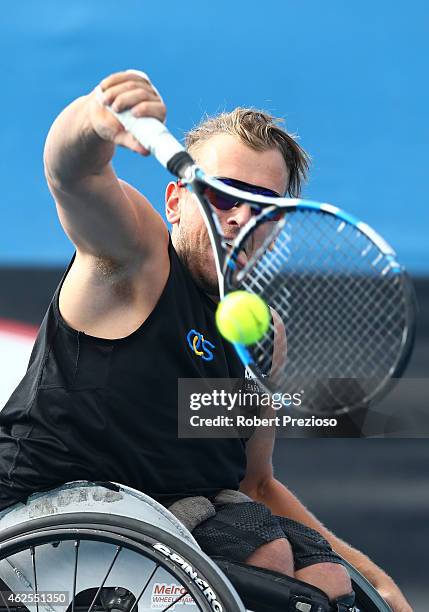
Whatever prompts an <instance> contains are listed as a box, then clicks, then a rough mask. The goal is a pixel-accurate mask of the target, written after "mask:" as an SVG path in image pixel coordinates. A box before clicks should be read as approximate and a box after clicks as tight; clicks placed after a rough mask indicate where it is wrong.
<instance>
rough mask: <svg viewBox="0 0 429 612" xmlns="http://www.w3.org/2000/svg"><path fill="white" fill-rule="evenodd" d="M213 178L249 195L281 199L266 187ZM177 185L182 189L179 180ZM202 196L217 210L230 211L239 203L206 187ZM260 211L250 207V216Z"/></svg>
mask: <svg viewBox="0 0 429 612" xmlns="http://www.w3.org/2000/svg"><path fill="white" fill-rule="evenodd" d="M213 178H216V179H217V180H218V181H221V183H224V185H228V186H229V187H235V189H240V190H241V191H248V192H249V193H252V194H255V195H262V196H266V197H269V198H281V197H282V196H281V195H280V194H279V193H277V192H276V191H273V190H272V189H267V188H266V187H259V186H258V185H252V184H250V183H245V182H244V181H239V180H238V179H232V178H226V177H223V176H222V177H221V176H215V177H213ZM177 184H178V185H179V187H183V184H182V183H181V181H180V180H179V181H178V183H177ZM204 195H205V197H206V198H207V200H208V201H209V202H210V204H211V205H212V206H214V207H215V208H217V209H218V210H232V209H233V208H234V207H235V206H237V204H239V203H240V202H239V201H237V200H236V199H235V198H233V197H231V196H228V195H226V194H224V193H220V192H218V191H216V190H215V189H213V188H212V187H206V189H205V190H204ZM261 210H262V209H261V208H253V207H252V214H254V215H258V214H259V213H260V212H261ZM280 217H281V215H276V216H275V217H273V220H277V219H278V218H280Z"/></svg>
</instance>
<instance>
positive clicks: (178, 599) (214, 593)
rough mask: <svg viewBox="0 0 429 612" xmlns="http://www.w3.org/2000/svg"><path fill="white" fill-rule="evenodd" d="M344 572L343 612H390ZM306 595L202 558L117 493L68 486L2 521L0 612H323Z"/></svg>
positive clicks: (184, 536) (149, 503)
mask: <svg viewBox="0 0 429 612" xmlns="http://www.w3.org/2000/svg"><path fill="white" fill-rule="evenodd" d="M345 564H346V566H347V568H348V570H349V572H350V575H351V578H352V582H353V587H354V590H355V593H356V601H355V604H354V608H353V607H351V608H347V609H351V610H355V611H356V612H358V611H359V612H391V609H390V607H389V606H388V605H387V604H386V602H385V601H384V600H383V599H382V598H381V597H380V595H379V594H378V593H377V592H376V591H375V589H374V588H373V587H372V586H371V585H370V584H369V582H367V581H366V579H365V578H364V577H363V576H361V575H360V574H359V573H358V572H357V571H356V570H355V569H354V568H353V567H351V566H350V565H349V564H347V563H346V562H345ZM308 587H309V585H306V583H303V582H301V581H299V580H294V579H289V578H287V577H285V576H283V575H281V574H278V573H276V572H268V571H267V570H262V569H260V568H253V567H251V566H245V564H239V563H234V562H229V561H227V560H225V559H221V558H219V559H217V558H216V557H214V558H209V557H208V556H207V555H205V554H204V553H203V552H202V551H201V549H200V547H199V546H198V544H197V542H196V541H195V539H194V538H193V537H192V534H191V533H190V532H189V531H188V530H187V529H186V528H185V526H184V525H183V524H182V523H181V522H180V521H179V520H178V519H177V518H176V517H175V516H174V515H173V514H172V513H171V512H169V511H168V510H167V509H166V508H164V506H162V505H161V504H159V503H158V502H156V501H155V500H153V499H152V498H150V497H148V496H147V495H145V494H143V493H141V492H140V491H136V490H135V489H132V488H130V487H127V486H123V485H119V484H116V483H110V482H107V483H105V482H103V483H101V482H100V483H97V482H86V481H75V482H71V483H67V484H66V485H64V486H62V487H59V488H57V489H54V490H52V491H49V492H45V493H36V494H33V495H31V496H30V497H29V498H28V500H27V502H26V503H25V504H23V503H19V504H16V505H14V506H12V507H9V508H6V509H4V510H3V511H1V512H0V609H1V612H27V611H29V612H149V611H154V610H158V611H159V612H166V611H167V610H169V611H174V612H194V611H195V612H196V611H201V612H209V611H211V612H275V611H278V612H283V611H290V612H292V611H294V612H322V611H323V610H327V609H328V608H326V607H325V603H324V601H325V600H327V598H326V595H325V594H324V593H323V591H320V590H319V589H315V588H314V587H311V589H308ZM318 594H320V597H318ZM331 609H332V611H334V610H340V609H346V608H339V607H338V608H334V607H332V608H331Z"/></svg>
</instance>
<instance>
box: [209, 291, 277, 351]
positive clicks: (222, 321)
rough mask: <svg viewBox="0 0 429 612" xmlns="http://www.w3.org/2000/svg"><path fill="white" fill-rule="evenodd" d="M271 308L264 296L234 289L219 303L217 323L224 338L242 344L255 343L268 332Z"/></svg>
mask: <svg viewBox="0 0 429 612" xmlns="http://www.w3.org/2000/svg"><path fill="white" fill-rule="evenodd" d="M270 320H271V316H270V310H269V308H268V306H267V304H266V303H265V302H264V300H263V299H262V298H260V297H259V296H258V295H255V294H254V293H248V292H247V291H233V292H232V293H229V294H228V295H227V296H226V297H225V298H224V299H223V300H222V301H221V302H220V303H219V305H218V307H217V310H216V324H217V327H218V330H219V331H220V333H221V334H222V336H223V337H224V338H226V339H227V340H229V341H230V342H238V343H240V344H254V343H255V342H258V340H260V339H261V338H262V336H264V334H266V332H267V330H268V327H269V325H270Z"/></svg>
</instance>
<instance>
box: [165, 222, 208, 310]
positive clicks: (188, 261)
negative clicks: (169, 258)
mask: <svg viewBox="0 0 429 612" xmlns="http://www.w3.org/2000/svg"><path fill="white" fill-rule="evenodd" d="M206 236H207V238H206V240H199V241H197V242H196V243H195V244H192V243H191V241H190V240H189V237H187V236H184V235H183V234H182V233H181V232H180V231H178V232H177V235H176V236H174V239H173V246H174V248H175V250H176V253H177V255H178V257H179V259H180V261H181V262H182V264H183V265H184V266H185V267H186V268H187V270H188V271H189V272H190V274H191V276H192V278H193V279H194V282H195V284H196V285H197V286H198V287H199V289H201V290H202V291H204V293H207V294H208V295H209V296H213V297H216V298H218V297H219V284H218V279H217V274H216V266H215V262H214V256H213V250H212V247H211V244H210V240H209V238H208V235H206ZM172 238H173V237H172Z"/></svg>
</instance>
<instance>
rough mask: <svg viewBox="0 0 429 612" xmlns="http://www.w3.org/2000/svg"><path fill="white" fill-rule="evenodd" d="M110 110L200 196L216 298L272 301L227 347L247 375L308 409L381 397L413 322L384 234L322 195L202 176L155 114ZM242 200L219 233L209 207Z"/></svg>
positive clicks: (405, 281) (401, 363) (331, 411)
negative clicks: (302, 195) (260, 322)
mask: <svg viewBox="0 0 429 612" xmlns="http://www.w3.org/2000/svg"><path fill="white" fill-rule="evenodd" d="M109 110H110V111H111V112H112V113H113V114H114V116H115V117H116V118H117V119H118V120H119V121H120V122H121V123H122V125H123V126H124V127H125V129H126V130H127V131H128V132H130V133H131V134H132V135H133V136H134V137H135V138H136V139H137V140H138V141H139V142H140V143H141V144H142V145H143V146H144V147H145V148H146V149H148V150H149V151H150V152H151V153H152V154H153V155H154V156H155V157H156V158H157V159H158V161H159V162H160V163H161V164H162V165H163V166H164V167H166V168H167V169H168V170H169V171H170V172H171V173H172V174H173V175H174V176H175V177H177V178H179V179H180V181H181V184H182V185H183V186H185V187H187V188H188V189H189V190H191V191H192V192H193V193H194V194H195V196H196V198H197V199H198V203H199V206H200V210H201V214H202V215H203V217H204V219H205V222H206V225H207V231H208V233H209V237H210V241H211V245H212V248H213V252H214V259H215V265H216V271H217V278H218V283H219V294H220V298H221V299H222V298H223V297H224V296H225V295H226V294H227V293H229V292H231V291H234V290H238V289H242V290H246V291H249V292H252V293H256V294H258V295H259V296H260V297H262V298H263V299H264V300H265V302H266V303H267V304H268V305H269V306H270V310H271V323H270V328H269V331H268V332H267V333H266V334H265V336H264V337H263V338H262V340H260V341H259V342H257V343H256V344H254V345H251V346H244V345H241V344H235V345H234V346H235V349H236V351H237V354H238V355H239V357H240V359H241V361H242V362H243V364H244V366H245V367H246V370H247V375H248V376H250V377H252V378H255V379H257V382H258V385H259V386H260V387H261V388H262V389H264V390H266V391H268V392H270V393H271V394H276V396H277V398H278V399H279V400H280V401H282V397H288V398H289V395H290V394H292V393H293V392H295V391H299V392H303V393H302V402H301V405H300V406H299V408H296V409H297V410H299V411H302V412H308V413H311V414H327V415H336V414H340V413H345V412H348V411H351V410H354V409H356V408H358V407H363V406H367V405H369V403H370V402H373V401H375V400H376V399H377V398H380V397H381V396H382V395H383V394H385V393H386V392H387V391H388V390H389V388H390V386H391V385H392V383H393V380H394V379H395V378H398V377H400V376H401V374H402V372H403V370H404V368H405V366H406V364H407V361H408V359H409V357H410V354H411V351H412V346H413V340H414V329H415V305H414V294H413V288H412V284H411V281H410V279H409V277H408V275H407V274H406V272H405V270H404V268H403V267H402V266H401V265H400V264H399V263H398V261H397V259H396V255H395V252H394V251H393V249H392V248H391V247H390V246H389V245H388V244H387V243H386V242H385V240H383V238H381V237H380V236H379V235H378V234H377V233H376V232H375V231H374V230H373V229H371V228H370V227H369V226H368V225H366V224H365V223H362V222H360V221H359V220H357V219H356V218H354V217H353V216H352V215H349V214H348V213H346V212H344V211H342V210H340V209H339V208H337V207H335V206H332V205H330V204H322V203H318V202H313V201H308V200H304V199H292V198H282V197H268V196H264V195H259V194H254V193H250V192H249V191H243V190H241V189H237V188H236V187H234V186H231V185H228V184H225V183H224V182H222V181H220V180H218V179H215V178H212V177H210V176H206V175H205V173H204V172H203V170H202V169H201V168H199V167H198V166H197V165H196V164H195V162H194V161H193V159H192V157H191V156H190V155H189V153H187V152H186V151H185V150H184V147H183V146H182V145H181V144H180V143H179V142H178V141H177V140H176V139H175V138H174V137H173V136H172V134H171V133H170V132H169V130H168V129H167V128H166V126H165V125H164V124H163V123H161V122H160V121H158V120H157V119H152V118H136V117H134V116H133V115H132V114H131V112H130V111H125V112H121V113H117V112H115V111H113V110H112V109H111V108H109ZM244 204H245V205H247V206H249V207H250V208H251V210H252V213H253V215H252V217H251V219H250V221H249V222H248V223H247V224H246V225H245V226H244V227H243V228H242V229H241V231H240V232H239V234H238V236H237V237H236V238H235V240H234V241H233V243H231V242H230V241H226V240H225V238H224V235H223V232H222V227H221V224H220V222H219V218H218V214H217V212H216V211H217V210H219V209H220V210H228V209H230V208H232V207H233V206H236V205H244ZM289 399H290V398H289ZM287 405H290V402H289V403H288V404H287Z"/></svg>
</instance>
